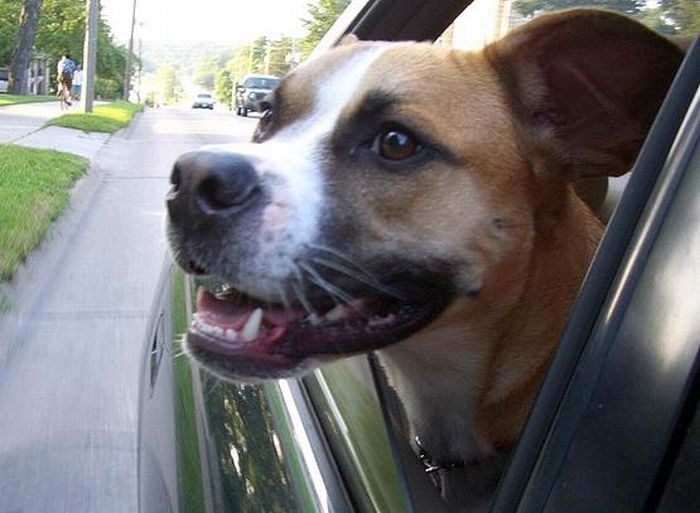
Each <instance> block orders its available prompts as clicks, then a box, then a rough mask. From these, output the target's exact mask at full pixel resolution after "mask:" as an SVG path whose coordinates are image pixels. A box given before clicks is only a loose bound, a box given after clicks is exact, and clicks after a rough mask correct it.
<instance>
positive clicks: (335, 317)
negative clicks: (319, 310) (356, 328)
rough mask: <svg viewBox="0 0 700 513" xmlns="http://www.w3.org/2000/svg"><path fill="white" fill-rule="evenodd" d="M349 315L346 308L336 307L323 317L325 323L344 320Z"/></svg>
mask: <svg viewBox="0 0 700 513" xmlns="http://www.w3.org/2000/svg"><path fill="white" fill-rule="evenodd" d="M349 313H350V311H349V310H348V307H347V306H345V305H336V306H334V307H333V309H332V310H330V311H328V312H327V313H326V315H325V316H324V317H325V319H326V320H327V321H330V322H335V321H339V320H340V319H344V318H346V317H347V316H348V314H349Z"/></svg>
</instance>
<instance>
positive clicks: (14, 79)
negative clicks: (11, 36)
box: [8, 0, 41, 94]
mask: <svg viewBox="0 0 700 513" xmlns="http://www.w3.org/2000/svg"><path fill="white" fill-rule="evenodd" d="M40 10H41V0H25V1H24V5H23V6H22V12H21V13H20V16H19V35H18V38H17V39H18V40H17V44H16V46H15V52H14V54H13V55H12V63H11V64H10V80H9V84H8V91H9V92H11V93H15V94H27V93H28V92H29V81H28V77H27V71H28V70H29V61H30V59H31V57H32V49H33V48H34V39H35V37H36V27H37V22H38V21H39V11H40Z"/></svg>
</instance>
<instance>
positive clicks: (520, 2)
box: [514, 0, 646, 16]
mask: <svg viewBox="0 0 700 513" xmlns="http://www.w3.org/2000/svg"><path fill="white" fill-rule="evenodd" d="M514 5H515V8H516V9H517V10H518V11H519V12H520V13H521V14H523V15H525V16H532V15H533V14H535V13H536V12H537V11H555V10H558V9H570V8H572V7H582V5H585V6H586V7H598V8H603V9H611V10H613V11H619V12H624V13H627V14H631V15H639V14H640V13H641V12H642V10H643V9H644V7H645V6H646V0H585V1H582V0H516V1H515V2H514Z"/></svg>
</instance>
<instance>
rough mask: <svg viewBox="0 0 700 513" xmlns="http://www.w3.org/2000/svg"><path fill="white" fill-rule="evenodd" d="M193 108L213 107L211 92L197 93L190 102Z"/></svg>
mask: <svg viewBox="0 0 700 513" xmlns="http://www.w3.org/2000/svg"><path fill="white" fill-rule="evenodd" d="M192 108H193V109H211V110H213V109H214V97H213V96H212V95H211V93H199V94H198V95H197V96H195V97H194V101H193V102H192Z"/></svg>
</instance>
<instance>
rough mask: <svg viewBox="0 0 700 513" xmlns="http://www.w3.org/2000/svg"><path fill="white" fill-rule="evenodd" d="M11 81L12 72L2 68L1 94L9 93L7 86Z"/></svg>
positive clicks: (0, 72)
mask: <svg viewBox="0 0 700 513" xmlns="http://www.w3.org/2000/svg"><path fill="white" fill-rule="evenodd" d="M9 80H10V70H9V69H7V68H0V93H6V92H7V85H8V82H9Z"/></svg>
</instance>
